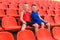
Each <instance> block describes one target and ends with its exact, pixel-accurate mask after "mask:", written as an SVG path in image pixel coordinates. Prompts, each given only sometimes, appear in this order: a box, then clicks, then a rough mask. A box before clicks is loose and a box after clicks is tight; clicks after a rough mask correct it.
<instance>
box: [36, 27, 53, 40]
mask: <svg viewBox="0 0 60 40" xmlns="http://www.w3.org/2000/svg"><path fill="white" fill-rule="evenodd" d="M36 36H37V40H54V39H53V38H52V36H51V35H50V32H49V31H48V30H47V29H45V28H40V29H39V30H38V31H37V33H36Z"/></svg>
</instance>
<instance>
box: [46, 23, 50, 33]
mask: <svg viewBox="0 0 60 40" xmlns="http://www.w3.org/2000/svg"><path fill="white" fill-rule="evenodd" d="M46 25H47V26H48V30H49V32H50V24H49V23H47V24H46Z"/></svg>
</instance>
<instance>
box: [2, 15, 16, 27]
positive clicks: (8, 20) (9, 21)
mask: <svg viewBox="0 0 60 40" xmlns="http://www.w3.org/2000/svg"><path fill="white" fill-rule="evenodd" d="M5 26H6V27H8V26H17V23H16V20H15V18H14V17H10V16H9V17H7V16H6V17H4V18H3V19H2V27H5Z"/></svg>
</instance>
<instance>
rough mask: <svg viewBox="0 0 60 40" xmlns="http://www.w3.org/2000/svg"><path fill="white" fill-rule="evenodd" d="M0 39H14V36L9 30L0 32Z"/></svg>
mask: <svg viewBox="0 0 60 40" xmlns="http://www.w3.org/2000/svg"><path fill="white" fill-rule="evenodd" d="M0 40H14V38H13V35H12V34H11V33H9V32H0Z"/></svg>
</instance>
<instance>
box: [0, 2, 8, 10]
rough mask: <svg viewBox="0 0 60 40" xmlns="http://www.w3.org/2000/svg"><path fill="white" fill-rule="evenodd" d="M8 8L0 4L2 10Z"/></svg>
mask: <svg viewBox="0 0 60 40" xmlns="http://www.w3.org/2000/svg"><path fill="white" fill-rule="evenodd" d="M7 8H8V7H7V5H6V4H3V3H2V4H0V9H7Z"/></svg>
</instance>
